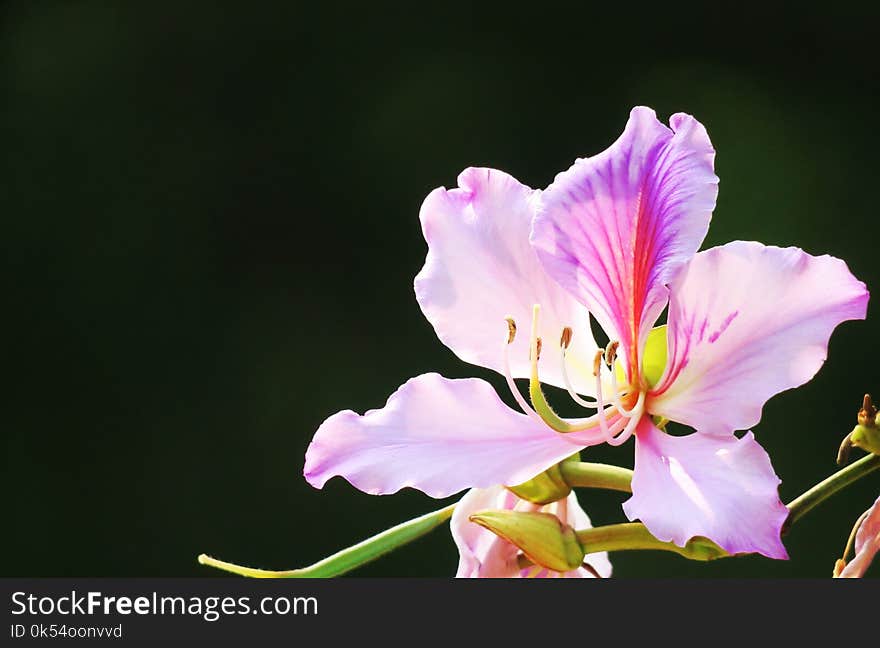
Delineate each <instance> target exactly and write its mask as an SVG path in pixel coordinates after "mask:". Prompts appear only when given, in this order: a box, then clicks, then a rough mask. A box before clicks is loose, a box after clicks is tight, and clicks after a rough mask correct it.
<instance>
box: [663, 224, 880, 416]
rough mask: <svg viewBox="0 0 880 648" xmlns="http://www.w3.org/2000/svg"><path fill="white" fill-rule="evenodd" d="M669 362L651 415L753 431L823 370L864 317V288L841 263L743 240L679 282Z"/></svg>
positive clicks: (702, 258) (712, 254)
mask: <svg viewBox="0 0 880 648" xmlns="http://www.w3.org/2000/svg"><path fill="white" fill-rule="evenodd" d="M670 290H671V293H672V295H671V299H670V304H669V326H668V329H667V340H668V343H667V344H668V361H667V366H666V371H665V373H664V376H663V378H661V380H660V383H658V385H657V388H656V390H655V392H654V394H652V396H651V397H650V399H649V405H648V407H649V408H650V411H651V413H653V414H659V415H661V416H665V417H666V418H669V419H671V420H673V421H678V422H681V423H685V424H687V425H690V426H692V427H694V428H696V429H698V430H700V431H701V432H709V433H724V432H730V431H732V430H744V429H746V428H749V427H751V426H753V425H755V424H756V423H757V422H758V421H759V420H760V419H761V408H762V407H763V405H764V403H765V402H766V401H767V400H768V399H769V398H770V397H771V396H773V395H774V394H777V393H779V392H781V391H783V390H785V389H790V388H792V387H797V386H798V385H801V384H803V383H805V382H807V381H808V380H810V378H812V377H813V376H814V375H815V373H816V372H817V371H818V370H819V368H820V367H821V366H822V363H823V362H824V361H825V357H826V355H827V351H828V339H829V337H830V336H831V333H832V331H833V330H834V328H835V327H836V326H837V325H838V324H840V323H841V322H843V321H844V320H850V319H863V318H864V317H865V310H866V308H867V303H868V293H867V291H866V290H865V285H864V284H863V283H862V282H860V281H858V280H857V279H855V278H854V277H853V276H852V275H851V274H850V272H849V269H848V268H847V267H846V264H845V263H844V262H843V261H841V260H840V259H835V258H833V257H830V256H821V257H814V256H810V255H809V254H807V253H806V252H804V251H803V250H800V249H799V248H793V247H790V248H778V247H767V246H764V245H762V244H760V243H755V242H745V241H735V242H733V243H729V244H727V245H724V246H721V247H716V248H712V249H710V250H706V251H704V252H700V253H699V254H697V255H696V256H695V257H694V258H693V260H692V261H691V262H690V263H689V264H688V265H687V267H685V268H684V269H683V270H682V272H681V273H680V274H679V276H678V277H676V279H675V280H674V282H673V283H672V284H671V285H670Z"/></svg>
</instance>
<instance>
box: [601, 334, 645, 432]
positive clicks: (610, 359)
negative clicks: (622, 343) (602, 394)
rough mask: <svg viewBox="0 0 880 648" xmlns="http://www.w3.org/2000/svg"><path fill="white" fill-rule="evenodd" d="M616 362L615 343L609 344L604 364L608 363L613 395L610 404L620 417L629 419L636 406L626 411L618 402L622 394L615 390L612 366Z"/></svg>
mask: <svg viewBox="0 0 880 648" xmlns="http://www.w3.org/2000/svg"><path fill="white" fill-rule="evenodd" d="M616 361H617V342H611V343H609V344H608V347H607V348H606V349H605V362H606V363H608V366H609V367H610V369H611V393H612V394H614V399H613V400H612V401H611V402H612V404H613V405H614V407H616V408H617V411H618V412H620V414H621V415H622V416H626V417H630V416H633V412H634V411H635V409H636V407H637V406H636V405H634V406H633V408H632V409H629V410H628V409H626V408H625V407H624V406H623V403H621V402H620V397H621V396H622V394H621V393H620V392H619V391H618V389H617V371H616V368H615V366H614V363H615V362H616ZM639 398H641V395H639Z"/></svg>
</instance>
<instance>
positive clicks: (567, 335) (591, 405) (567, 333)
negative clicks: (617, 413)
mask: <svg viewBox="0 0 880 648" xmlns="http://www.w3.org/2000/svg"><path fill="white" fill-rule="evenodd" d="M569 344H571V328H569V327H568V326H566V327H565V328H564V329H562V338H561V339H560V341H559V349H560V352H561V358H560V362H559V365H560V367H561V371H562V380H563V381H564V382H565V389H566V391H568V395H569V396H571V400H573V401H574V402H575V403H577V404H578V405H580V406H581V407H586V408H588V409H596V408H598V407H599V403H598V402H596V401H592V402H591V401H588V400H586V399H584V398H581V396H580V395H579V394H578V393H577V392H576V391H575V390H574V388H573V387H572V386H571V381H570V380H569V379H568V367H567V364H566V361H565V352H566V351H568V345H569ZM614 391H615V392H616V391H617V390H616V389H615V390H614Z"/></svg>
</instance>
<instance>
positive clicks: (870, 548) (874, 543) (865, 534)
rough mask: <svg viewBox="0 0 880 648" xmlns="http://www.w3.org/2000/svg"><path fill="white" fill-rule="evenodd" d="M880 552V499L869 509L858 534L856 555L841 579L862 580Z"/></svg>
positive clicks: (844, 569)
mask: <svg viewBox="0 0 880 648" xmlns="http://www.w3.org/2000/svg"><path fill="white" fill-rule="evenodd" d="M878 551H880V497H878V498H877V501H876V502H874V505H873V506H872V507H871V508H870V509H868V516H867V517H866V518H865V519H864V520H863V521H862V524H861V526H860V527H859V530H858V531H857V532H856V555H855V558H853V559H852V560H851V561H850V562H849V563H848V564H847V566H846V567H844V568H843V571H842V572H841V573H840V577H841V578H861V577H862V576H864V575H865V572H866V571H867V569H868V567H870V566H871V562H872V561H873V560H874V556H876V555H877V552H878Z"/></svg>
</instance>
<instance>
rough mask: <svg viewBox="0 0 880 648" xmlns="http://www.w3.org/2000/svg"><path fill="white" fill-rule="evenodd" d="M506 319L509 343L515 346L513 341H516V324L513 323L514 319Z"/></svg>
mask: <svg viewBox="0 0 880 648" xmlns="http://www.w3.org/2000/svg"><path fill="white" fill-rule="evenodd" d="M504 319H505V321H506V322H507V343H508V344H513V341H514V340H515V339H516V322H514V321H513V318H512V317H505V318H504Z"/></svg>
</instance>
